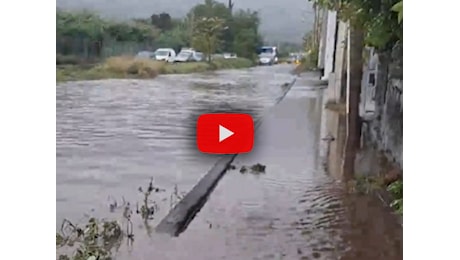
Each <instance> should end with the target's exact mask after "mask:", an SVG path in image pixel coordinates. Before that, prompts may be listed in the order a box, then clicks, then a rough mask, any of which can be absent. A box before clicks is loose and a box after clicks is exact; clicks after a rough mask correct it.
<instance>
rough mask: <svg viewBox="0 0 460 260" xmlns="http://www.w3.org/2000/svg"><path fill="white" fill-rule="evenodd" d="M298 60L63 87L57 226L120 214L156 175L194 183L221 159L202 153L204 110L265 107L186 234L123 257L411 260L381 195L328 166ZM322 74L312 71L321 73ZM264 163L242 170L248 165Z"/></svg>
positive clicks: (165, 197) (317, 92) (158, 239)
mask: <svg viewBox="0 0 460 260" xmlns="http://www.w3.org/2000/svg"><path fill="white" fill-rule="evenodd" d="M290 69H292V67H290V66H274V67H259V68H253V69H251V70H246V71H237V72H235V71H233V72H232V71H227V72H218V73H217V74H208V75H201V76H197V75H183V76H177V75H171V76H165V77H159V78H157V79H155V80H149V81H141V80H106V81H94V82H75V83H68V84H64V85H59V86H58V87H57V221H58V222H57V224H60V220H62V219H63V218H70V219H72V220H75V221H77V220H79V219H84V216H83V214H84V213H87V214H89V215H91V216H100V217H110V218H115V217H119V216H120V215H121V213H120V211H116V212H114V213H109V211H108V204H109V202H110V200H111V199H109V198H108V197H109V196H111V197H113V198H116V199H117V200H120V198H121V197H122V196H124V197H125V199H126V200H127V201H140V199H141V196H140V195H139V194H138V193H136V192H137V188H138V187H139V186H141V185H142V186H145V185H146V184H147V182H148V179H149V178H150V177H151V176H152V177H154V178H155V181H156V184H157V185H158V186H160V187H162V188H165V189H167V191H166V192H164V193H161V194H158V196H157V197H156V198H157V199H158V201H159V202H160V209H161V210H160V212H159V213H158V216H157V217H156V218H155V220H154V221H153V223H152V226H154V225H155V224H156V223H157V222H158V221H159V220H160V219H161V218H162V217H163V216H164V215H166V213H167V211H168V210H169V203H170V201H169V199H170V194H171V191H172V189H173V186H174V185H176V184H177V185H178V188H179V190H181V191H188V190H190V189H191V188H192V187H193V186H194V185H195V184H196V183H197V182H198V180H199V179H200V178H201V177H202V176H203V175H204V174H205V173H206V172H207V171H208V170H209V169H210V168H211V167H212V165H213V164H214V163H215V162H216V160H217V157H216V156H209V155H203V154H200V153H198V152H197V151H196V148H195V146H194V145H195V144H194V141H193V140H194V132H193V131H192V130H191V127H192V124H190V120H191V118H193V116H192V117H191V116H190V115H191V114H194V113H196V111H203V109H204V108H206V107H208V108H209V107H211V106H214V107H219V109H223V110H228V109H231V108H234V109H238V110H241V109H244V108H245V107H246V109H247V110H251V111H252V113H253V114H254V115H256V116H259V117H260V116H261V115H262V114H264V115H266V116H265V117H264V119H263V121H262V124H261V125H260V127H259V128H258V130H257V132H256V140H255V147H254V150H253V151H252V152H251V153H250V154H244V155H238V156H237V157H236V159H235V161H234V163H233V164H234V165H235V166H236V169H235V170H231V171H228V172H227V173H226V174H225V175H224V177H223V178H222V180H221V181H220V182H219V184H218V185H217V187H216V189H215V190H214V192H213V193H212V194H211V196H210V199H209V201H208V202H207V203H206V204H205V205H204V207H203V209H202V210H201V211H200V212H199V213H198V215H197V216H196V217H195V219H194V220H193V221H192V222H191V223H190V225H189V226H188V228H187V230H186V231H185V232H184V233H182V234H181V235H180V236H179V237H176V238H172V237H170V236H167V235H162V234H155V233H153V234H151V235H150V236H147V235H146V232H145V230H144V229H145V227H143V226H142V224H139V223H140V222H139V221H137V222H135V229H136V232H135V241H134V244H133V246H132V247H131V248H130V250H129V251H127V250H126V248H124V247H122V250H121V251H120V252H119V253H118V254H117V259H139V260H140V259H149V260H151V259H164V260H166V259H177V260H180V259H197V260H206V259H210V260H211V259H212V260H216V259H235V260H243V259H245V260H246V259H350V260H351V259H353V260H361V259H362V260H374V259H390V260H391V259H402V227H401V226H400V225H399V224H398V222H397V218H395V217H394V216H393V215H392V214H391V210H390V209H388V208H385V207H383V206H382V203H381V202H380V201H378V200H377V199H374V198H372V197H368V196H360V195H356V194H349V193H347V192H346V190H345V189H344V188H343V185H342V184H341V183H340V182H337V181H335V180H333V179H332V178H330V177H329V176H327V174H325V173H324V172H323V171H322V163H321V158H320V157H319V155H318V154H319V151H318V150H319V149H318V147H319V146H320V143H321V136H320V125H321V114H322V110H321V106H322V104H323V100H322V99H323V91H322V90H321V89H319V88H318V87H313V86H307V85H304V84H302V83H300V81H299V83H298V84H295V85H294V87H293V88H292V89H291V90H290V91H289V93H288V94H287V96H286V97H285V98H284V99H283V100H282V101H281V102H280V103H279V104H278V105H276V106H273V105H274V103H275V101H276V99H277V98H278V97H280V96H281V95H282V93H283V90H282V88H280V85H281V84H283V83H285V82H288V81H290V80H291V79H292V76H291V75H289V73H288V72H289V70H290ZM312 76H313V75H312ZM267 109H269V111H267ZM255 163H261V164H263V165H266V170H265V173H263V174H251V173H245V174H241V173H240V172H239V168H240V167H241V166H243V165H253V164H255Z"/></svg>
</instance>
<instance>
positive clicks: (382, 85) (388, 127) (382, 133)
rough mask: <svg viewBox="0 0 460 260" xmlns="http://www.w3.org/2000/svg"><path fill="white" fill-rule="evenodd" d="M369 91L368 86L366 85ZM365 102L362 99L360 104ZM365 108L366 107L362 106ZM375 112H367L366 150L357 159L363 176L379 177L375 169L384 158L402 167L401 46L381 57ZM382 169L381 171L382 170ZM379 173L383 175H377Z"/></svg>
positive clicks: (364, 145)
mask: <svg viewBox="0 0 460 260" xmlns="http://www.w3.org/2000/svg"><path fill="white" fill-rule="evenodd" d="M363 88H366V83H364V84H363ZM365 102H366V97H364V98H363V97H362V99H361V103H365ZM363 106H365V105H363ZM373 106H374V109H373V111H372V112H370V113H369V112H367V113H366V112H364V113H363V114H362V117H363V119H364V122H363V132H362V133H363V139H362V145H363V149H362V151H361V153H360V154H359V155H358V157H357V160H358V163H357V167H356V168H357V169H358V171H360V173H361V174H378V173H381V171H382V170H387V169H381V168H380V167H375V166H376V165H375V163H380V161H381V158H378V157H379V156H380V155H383V156H384V157H385V159H386V161H387V162H388V163H390V164H391V165H393V167H395V166H396V167H397V168H399V169H401V170H402V167H403V56H402V45H396V46H395V47H394V48H393V50H392V51H391V52H387V53H379V54H378V69H377V72H376V86H375V96H374V100H373ZM379 168H380V169H379ZM376 170H378V171H380V172H375V171H376Z"/></svg>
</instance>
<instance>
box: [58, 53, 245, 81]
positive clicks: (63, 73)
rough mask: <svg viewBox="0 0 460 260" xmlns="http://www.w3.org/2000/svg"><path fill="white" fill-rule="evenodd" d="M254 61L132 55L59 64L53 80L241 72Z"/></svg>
mask: <svg viewBox="0 0 460 260" xmlns="http://www.w3.org/2000/svg"><path fill="white" fill-rule="evenodd" d="M253 65H254V63H253V61H251V60H249V59H245V58H235V59H216V60H213V61H212V62H211V63H207V62H184V63H166V62H162V61H154V60H148V59H136V58H134V57H131V56H119V57H111V58H108V59H106V60H105V61H104V62H103V63H100V64H97V65H80V64H70V65H58V66H57V67H56V81H57V82H63V81H75V80H96V79H108V78H140V79H152V78H155V77H156V76H158V75H159V74H187V73H199V72H206V71H213V70H219V69H241V68H248V67H251V66H253Z"/></svg>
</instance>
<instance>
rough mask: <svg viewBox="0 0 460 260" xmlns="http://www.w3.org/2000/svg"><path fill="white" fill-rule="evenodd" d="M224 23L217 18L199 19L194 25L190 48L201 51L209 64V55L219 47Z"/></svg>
mask: <svg viewBox="0 0 460 260" xmlns="http://www.w3.org/2000/svg"><path fill="white" fill-rule="evenodd" d="M224 23H225V21H224V20H223V19H221V18H218V17H210V18H208V17H200V18H198V19H196V20H195V23H194V30H193V33H194V37H193V41H192V46H193V47H194V48H196V49H198V50H201V51H203V53H204V54H205V56H206V57H207V61H208V62H209V63H210V62H211V54H213V53H214V52H215V51H216V49H217V48H218V47H219V44H220V40H219V36H220V34H221V32H222V30H223V29H224Z"/></svg>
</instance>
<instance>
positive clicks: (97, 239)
mask: <svg viewBox="0 0 460 260" xmlns="http://www.w3.org/2000/svg"><path fill="white" fill-rule="evenodd" d="M138 191H139V193H140V195H141V197H142V200H141V201H140V202H137V203H135V204H134V205H135V207H134V205H133V204H131V203H129V202H126V201H125V200H124V199H123V201H122V202H123V203H122V204H121V205H119V204H118V203H117V201H115V200H114V201H113V202H111V203H110V205H109V209H110V212H112V213H113V212H117V211H118V210H120V211H121V212H120V213H122V216H121V218H120V219H118V220H110V219H97V218H94V217H91V218H89V219H88V221H87V222H86V223H84V224H83V225H80V224H76V223H72V222H71V221H69V220H67V219H65V220H64V221H63V222H62V225H61V228H60V230H59V231H58V232H56V253H57V256H58V257H57V259H59V260H111V259H114V256H115V253H116V252H117V251H119V250H120V248H121V246H122V242H126V244H127V246H128V248H133V243H134V242H135V241H134V238H135V237H134V227H136V226H139V224H140V225H142V226H143V227H144V228H145V230H146V232H147V235H148V236H151V234H152V232H153V227H152V226H151V221H152V220H153V218H154V217H155V216H156V213H157V212H158V210H159V206H158V204H157V202H156V200H157V199H158V198H156V196H155V194H157V193H159V192H164V191H165V190H164V189H161V188H158V187H155V186H154V184H153V179H150V182H149V183H148V185H147V186H146V187H144V188H142V187H139V188H138ZM183 197H184V194H183V193H179V191H178V188H177V185H176V186H175V187H174V191H173V193H172V194H171V198H170V207H171V208H172V207H174V206H175V205H176V204H177V203H178V202H179V201H180V200H182V198H183ZM136 216H137V217H136ZM137 221H140V223H139V222H137ZM136 222H137V223H136Z"/></svg>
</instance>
